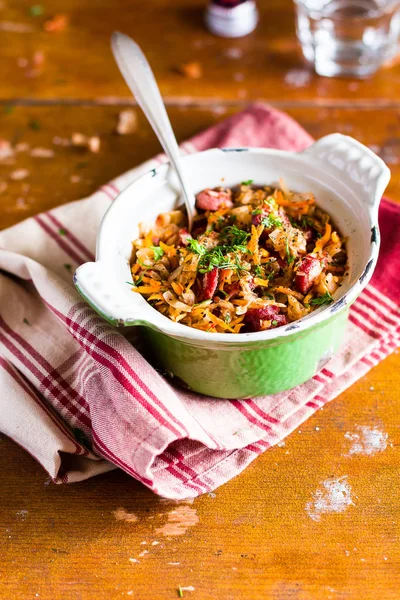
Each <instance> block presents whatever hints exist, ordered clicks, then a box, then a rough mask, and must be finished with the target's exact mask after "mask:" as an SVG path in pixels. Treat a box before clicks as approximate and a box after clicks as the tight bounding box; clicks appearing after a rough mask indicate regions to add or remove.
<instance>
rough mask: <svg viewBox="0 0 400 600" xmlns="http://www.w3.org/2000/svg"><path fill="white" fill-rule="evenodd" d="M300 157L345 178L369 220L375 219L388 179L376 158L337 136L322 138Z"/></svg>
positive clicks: (356, 143)
mask: <svg viewBox="0 0 400 600" xmlns="http://www.w3.org/2000/svg"><path fill="white" fill-rule="evenodd" d="M302 154H305V155H307V156H308V157H312V158H313V160H314V161H318V162H320V163H321V165H326V166H329V170H330V171H332V170H333V171H334V172H335V173H336V174H337V176H338V177H340V179H341V180H342V181H343V180H344V179H346V178H347V180H349V184H350V185H351V187H352V188H353V189H355V191H357V195H358V196H359V197H360V198H361V199H363V200H364V202H365V203H366V205H367V208H368V213H369V215H370V217H371V220H372V221H376V220H377V216H378V208H379V203H380V201H381V198H382V194H383V192H384V191H385V189H386V186H387V184H388V183H389V180H390V170H389V168H388V167H387V166H386V164H385V163H384V162H383V160H382V159H381V158H379V156H377V155H376V154H375V153H374V152H372V150H370V149H369V148H367V147H366V146H364V144H361V143H360V142H357V140H355V139H353V138H352V137H349V136H348V135H342V134H341V133H333V134H331V135H326V136H325V137H323V138H321V139H320V140H318V141H317V142H315V143H314V144H312V146H310V147H309V148H307V149H306V150H304V151H303V152H302ZM346 176H347V177H346Z"/></svg>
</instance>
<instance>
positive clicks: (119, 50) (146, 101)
mask: <svg viewBox="0 0 400 600" xmlns="http://www.w3.org/2000/svg"><path fill="white" fill-rule="evenodd" d="M111 48H112V51H113V54H114V57H115V60H116V61H117V64H118V67H119V69H120V71H121V73H122V75H123V76H124V79H125V81H126V83H127V84H128V86H129V87H130V89H131V91H132V93H133V95H134V96H135V98H136V100H137V103H138V104H139V106H140V108H141V109H142V111H143V112H144V114H145V115H146V117H147V119H148V121H149V123H150V125H151V126H152V128H153V130H154V132H155V134H156V136H157V137H158V139H159V141H160V143H161V146H162V147H163V149H164V151H165V153H166V154H167V156H168V158H169V160H170V162H171V164H172V165H173V167H174V169H175V171H176V174H177V175H178V179H179V181H180V184H181V186H182V191H183V197H184V200H185V205H186V210H187V215H188V222H189V231H191V229H192V225H193V216H194V214H195V210H194V206H195V197H194V194H193V192H192V191H191V189H190V187H189V185H188V183H187V180H186V177H185V174H184V173H183V170H182V166H181V161H180V152H179V148H178V143H177V141H176V138H175V135H174V132H173V131H172V127H171V123H170V120H169V118H168V115H167V111H166V110H165V106H164V102H163V100H162V98H161V94H160V90H159V88H158V85H157V82H156V80H155V77H154V75H153V72H152V70H151V68H150V65H149V63H148V62H147V59H146V57H145V55H144V54H143V52H142V51H141V49H140V48H139V46H138V45H137V44H136V43H135V42H134V41H133V40H132V39H131V38H130V37H128V36H127V35H124V34H123V33H119V32H118V31H115V32H114V33H113V34H112V36H111Z"/></svg>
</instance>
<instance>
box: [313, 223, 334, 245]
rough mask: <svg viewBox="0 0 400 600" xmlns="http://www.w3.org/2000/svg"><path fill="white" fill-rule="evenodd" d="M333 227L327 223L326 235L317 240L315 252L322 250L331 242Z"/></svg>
mask: <svg viewBox="0 0 400 600" xmlns="http://www.w3.org/2000/svg"><path fill="white" fill-rule="evenodd" d="M331 232H332V227H331V226H330V225H329V223H327V224H326V225H325V233H324V235H323V236H322V237H321V238H319V240H317V242H316V244H315V248H314V252H321V250H322V248H323V247H324V246H325V245H326V244H327V243H328V242H329V240H330V237H331Z"/></svg>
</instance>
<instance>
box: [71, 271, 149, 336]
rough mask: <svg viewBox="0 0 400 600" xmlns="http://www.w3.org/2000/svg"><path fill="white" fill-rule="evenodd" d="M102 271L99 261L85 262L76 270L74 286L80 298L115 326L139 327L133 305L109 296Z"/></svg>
mask: <svg viewBox="0 0 400 600" xmlns="http://www.w3.org/2000/svg"><path fill="white" fill-rule="evenodd" d="M104 281H105V278H104V270H103V265H102V264H101V261H96V262H87V263H84V264H83V265H81V266H80V267H78V268H77V270H76V271H75V274H74V284H75V287H76V288H77V290H78V292H79V293H80V294H81V296H82V297H83V298H84V299H85V300H86V302H87V303H88V304H90V306H91V307H92V308H93V309H94V310H95V311H96V312H97V313H98V314H99V315H100V316H102V317H103V319H105V320H106V321H108V322H109V323H111V325H115V326H125V325H140V324H142V323H144V321H143V319H141V318H140V317H139V310H138V309H137V307H136V306H135V305H132V304H131V303H127V302H125V300H124V298H123V297H122V298H118V297H115V295H112V294H110V289H109V285H106V284H105V283H104Z"/></svg>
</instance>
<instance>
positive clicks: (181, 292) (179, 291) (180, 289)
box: [143, 277, 184, 296]
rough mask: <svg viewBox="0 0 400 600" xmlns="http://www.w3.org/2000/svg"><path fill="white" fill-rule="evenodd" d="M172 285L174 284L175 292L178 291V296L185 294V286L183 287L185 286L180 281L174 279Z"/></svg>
mask: <svg viewBox="0 0 400 600" xmlns="http://www.w3.org/2000/svg"><path fill="white" fill-rule="evenodd" d="M143 279H144V277H143ZM171 286H172V288H173V290H174V292H175V293H176V294H177V295H178V296H180V295H181V294H183V292H184V287H183V286H182V285H181V284H180V283H176V281H172V282H171Z"/></svg>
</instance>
